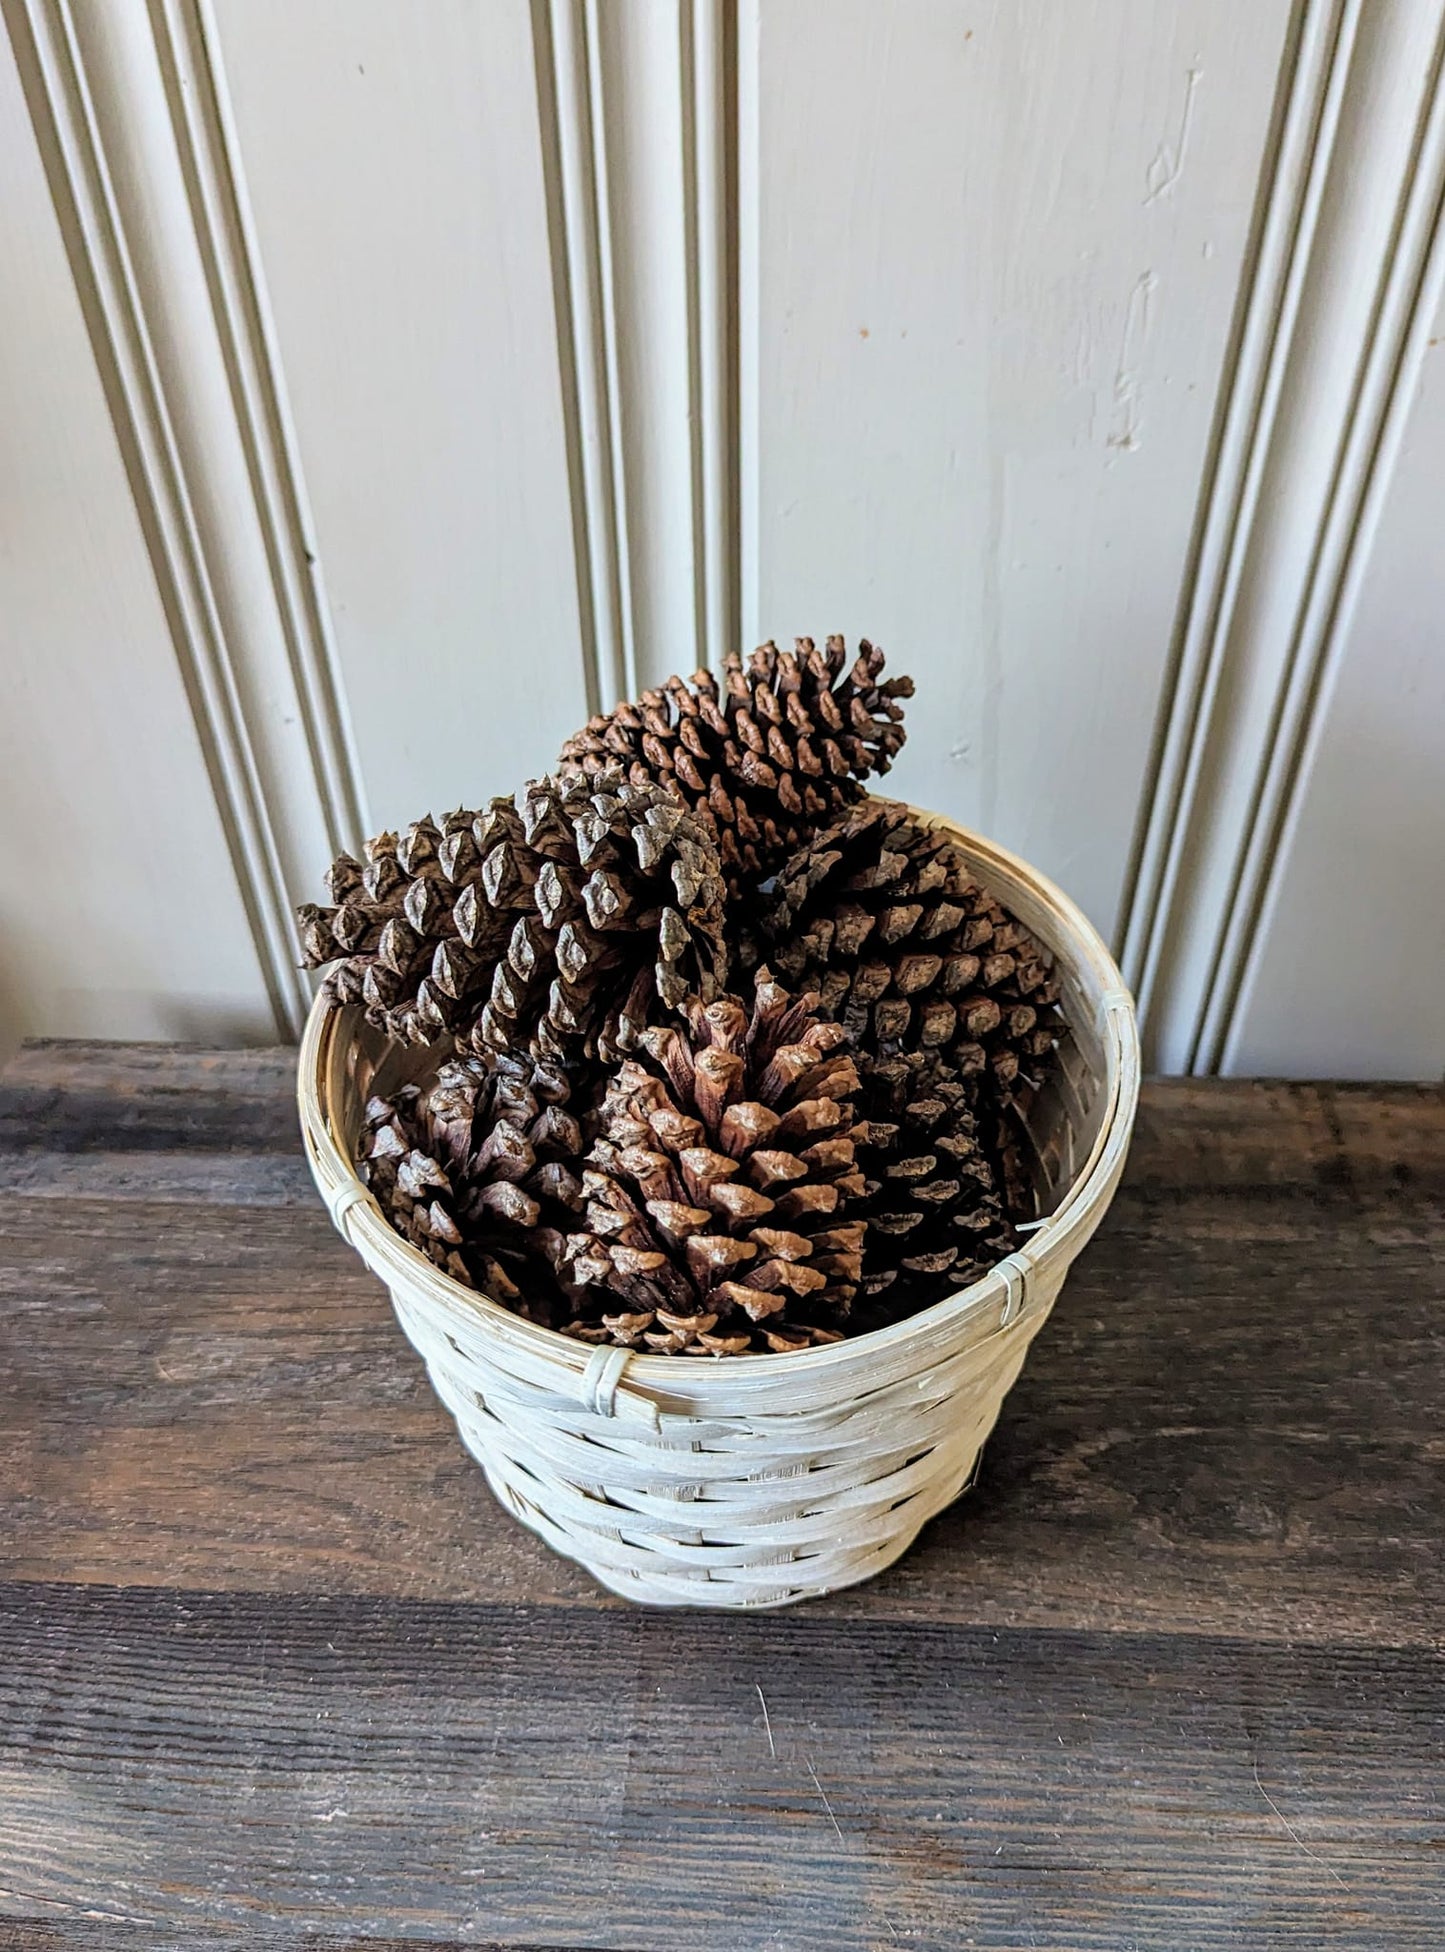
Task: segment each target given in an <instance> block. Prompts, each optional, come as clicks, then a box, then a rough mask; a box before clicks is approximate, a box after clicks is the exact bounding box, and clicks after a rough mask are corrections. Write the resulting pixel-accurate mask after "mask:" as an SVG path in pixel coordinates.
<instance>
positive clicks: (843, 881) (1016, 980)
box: [744, 798, 1062, 1097]
mask: <svg viewBox="0 0 1445 1952" xmlns="http://www.w3.org/2000/svg"><path fill="white" fill-rule="evenodd" d="M755 925H756V928H757V936H756V939H755V940H754V941H753V942H752V943H751V944H745V945H744V960H745V962H750V961H755V960H757V959H759V958H766V960H767V962H768V963H769V965H770V966H771V967H772V968H773V969H774V970H775V971H776V972H777V974H778V976H779V977H780V978H781V979H782V980H784V981H786V982H788V983H791V984H792V985H794V987H796V988H804V989H809V990H816V991H817V993H818V997H819V1002H820V1007H821V1008H822V1010H823V1013H824V1014H825V1015H827V1016H835V1017H837V1018H838V1020H839V1021H840V1022H841V1023H842V1024H844V1025H845V1026H846V1028H847V1029H848V1030H849V1032H850V1033H851V1034H852V1035H853V1037H854V1038H855V1039H856V1041H857V1044H858V1047H859V1049H860V1050H863V1051H868V1052H875V1053H877V1054H878V1055H880V1056H888V1055H892V1054H894V1053H896V1052H899V1051H930V1052H933V1053H935V1054H936V1055H938V1056H939V1057H940V1058H943V1059H944V1060H945V1061H946V1063H947V1065H948V1066H949V1067H950V1068H951V1070H952V1071H954V1072H955V1073H956V1074H958V1075H959V1076H964V1077H968V1076H973V1075H975V1074H978V1073H987V1075H988V1076H989V1077H991V1078H992V1079H993V1080H994V1081H995V1083H996V1085H997V1086H998V1087H999V1088H1000V1090H1001V1092H1002V1094H1003V1096H1004V1097H1007V1096H1008V1095H1009V1093H1010V1092H1011V1091H1013V1090H1014V1089H1015V1088H1016V1084H1017V1081H1018V1080H1020V1079H1024V1080H1028V1079H1035V1080H1037V1079H1039V1078H1040V1076H1041V1074H1042V1073H1043V1072H1044V1071H1045V1070H1046V1069H1047V1068H1048V1066H1049V1065H1050V1063H1051V1061H1052V1056H1053V1052H1054V1046H1055V1042H1056V1039H1057V1037H1058V1035H1059V1032H1060V1029H1061V1028H1062V1020H1061V1018H1060V1016H1059V1013H1058V1008H1057V998H1058V984H1057V981H1056V979H1055V977H1054V975H1053V973H1052V971H1051V969H1050V966H1049V962H1048V958H1047V957H1046V955H1045V953H1044V951H1043V950H1042V949H1041V948H1040V947H1039V945H1038V944H1037V943H1036V942H1035V941H1034V939H1033V937H1032V936H1030V934H1029V933H1028V931H1027V930H1026V929H1025V928H1024V927H1023V925H1022V923H1020V922H1018V921H1016V920H1015V919H1014V918H1013V916H1011V915H1010V914H1009V913H1008V911H1007V910H1006V909H1005V908H1004V907H1003V906H1002V904H1001V903H1000V902H998V901H995V900H994V898H993V897H992V896H991V895H990V894H988V893H987V891H986V890H985V889H983V888H981V887H980V886H979V885H978V883H977V882H976V881H975V880H974V879H973V876H972V875H971V874H970V872H969V870H968V866H967V864H966V862H965V861H964V858H963V855H962V854H961V853H960V852H959V850H958V848H957V847H956V846H955V845H954V844H953V842H951V841H950V840H949V839H948V838H947V836H946V835H944V834H941V833H935V832H933V831H931V830H930V829H928V828H927V827H924V826H923V825H921V824H920V823H919V822H918V821H917V820H915V819H914V818H913V816H912V815H911V814H910V813H909V811H908V809H907V808H906V807H905V806H903V805H902V804H900V802H898V801H896V800H884V799H874V798H870V799H867V800H864V801H863V802H861V804H859V805H858V806H856V807H852V808H850V809H849V810H848V811H847V812H846V813H845V814H843V815H842V816H841V817H840V818H839V819H838V820H837V821H835V822H834V823H833V825H832V826H830V827H828V828H826V829H824V830H823V831H822V832H821V833H818V834H816V835H815V836H814V837H813V838H812V839H811V840H810V841H808V842H806V843H805V844H804V845H803V846H802V847H801V848H799V849H798V851H797V852H796V853H795V854H794V855H793V856H792V858H791V859H790V860H789V861H788V862H787V863H786V864H785V865H784V867H783V868H782V869H781V871H780V872H779V875H778V880H777V886H776V889H775V891H774V892H773V895H772V897H771V899H770V900H769V901H766V902H764V903H763V904H762V905H761V907H760V910H759V912H758V913H757V915H756V917H755Z"/></svg>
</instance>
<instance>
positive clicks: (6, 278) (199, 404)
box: [0, 0, 1445, 1076]
mask: <svg viewBox="0 0 1445 1952" xmlns="http://www.w3.org/2000/svg"><path fill="white" fill-rule="evenodd" d="M0 12H3V14H4V17H5V20H6V22H7V25H8V27H9V29H10V32H11V35H12V36H13V38H14V42H15V46H16V49H17V52H18V55H19V65H20V74H21V77H22V78H23V80H24V85H25V97H26V98H28V99H23V98H22V92H21V87H20V85H19V82H18V81H17V76H16V71H15V68H14V66H13V65H12V64H10V62H9V59H8V51H7V59H6V61H5V63H3V64H0V159H3V162H4V165H5V182H6V186H7V196H6V198H5V199H3V200H0V330H3V332H4V335H5V338H4V343H5V345H6V348H7V357H6V360H5V361H4V362H3V363H0V411H3V415H4V418H3V422H0V470H3V473H0V493H3V495H4V498H5V504H6V515H7V520H6V522H5V526H4V530H3V533H0V578H3V582H4V590H3V599H4V602H5V610H4V621H3V624H0V630H3V631H4V632H5V634H6V635H5V672H6V677H7V679H8V680H9V698H8V701H7V702H8V705H9V712H8V722H7V726H6V731H7V735H8V736H7V741H6V743H7V748H8V749H10V751H11V754H12V756H10V757H9V758H8V763H7V767H6V769H5V772H4V775H3V778H0V805H3V807H4V810H5V811H6V813H7V814H8V815H9V818H10V823H11V828H12V831H17V830H20V829H23V830H25V831H27V832H34V833H35V834H37V835H40V836H43V845H44V849H45V859H46V862H47V870H48V871H47V873H46V874H45V875H44V876H38V875H37V874H36V873H35V872H34V870H33V867H32V864H31V863H32V857H31V856H30V855H29V853H28V852H27V851H25V850H16V849H12V850H11V858H12V866H11V867H10V868H9V869H4V868H0V935H3V940H0V1041H3V1039H4V1037H5V1036H6V1035H8V1036H9V1037H10V1038H11V1039H12V1040H13V1038H14V1037H15V1036H17V1035H19V1034H22V1033H30V1034H33V1033H36V1032H50V1033H64V1034H80V1035H86V1034H88V1035H148V1036H177V1035H182V1036H184V1035H196V1036H203V1037H214V1038H216V1039H221V1040H224V1039H228V1038H237V1037H244V1038H256V1037H269V1036H273V1035H275V1034H276V1033H277V1031H278V1030H279V1031H280V1032H281V1033H282V1034H288V1033H291V1032H293V1031H294V1027H295V1024H296V1022H297V1021H298V1016H299V1012H300V1011H301V1010H302V1009H304V1007H305V1001H306V997H307V994H308V988H307V984H306V982H305V981H304V980H303V979H302V978H301V977H300V976H299V975H298V974H297V972H296V971H295V969H294V967H293V965H292V951H291V943H290V934H289V923H288V920H287V917H288V911H289V908H290V905H291V904H292V903H293V902H294V901H296V900H297V899H302V898H305V897H306V896H307V895H309V894H312V893H314V892H316V891H317V889H318V887H319V880H320V872H321V869H322V868H323V867H324V865H325V861H326V859H327V857H328V856H329V853H330V852H331V851H333V850H334V849H335V848H336V847H338V846H352V847H354V846H356V845H357V844H358V842H359V839H360V837H361V835H362V834H363V833H364V832H366V831H370V830H372V828H373V827H382V826H395V825H397V824H399V823H402V822H404V821H406V820H407V819H409V818H411V817H413V816H414V815H415V814H417V813H419V812H421V811H423V810H425V809H427V808H428V807H429V808H431V809H433V810H434V811H441V810H443V809H444V808H445V807H448V806H452V805H456V804H459V803H463V802H475V801H476V800H477V799H479V798H482V797H484V796H485V795H487V794H489V793H491V792H494V791H497V790H501V789H504V788H506V787H509V786H510V785H512V784H514V783H515V782H516V781H518V780H519V779H520V778H522V777H524V776H526V775H527V774H528V773H532V772H536V771H539V770H541V769H543V768H545V766H546V765H547V764H548V762H549V760H550V759H551V757H552V756H553V754H554V753H555V750H556V748H557V745H558V743H559V742H560V740H561V739H562V737H564V736H565V734H566V733H567V732H568V731H570V730H571V729H572V728H573V727H574V726H575V725H576V724H578V723H579V722H580V721H581V720H582V719H583V718H584V717H585V716H586V715H587V713H588V712H589V711H590V710H592V709H595V708H596V707H597V706H598V705H599V704H601V705H606V704H610V703H611V702H613V701H614V700H615V699H617V698H618V697H620V696H623V695H626V694H627V693H629V692H632V691H634V690H635V689H636V688H637V687H638V686H639V685H641V684H645V683H649V682H654V681H656V680H657V679H658V678H660V677H662V676H664V675H665V674H666V673H667V672H668V671H670V670H673V669H691V668H692V667H693V666H695V665H696V664H698V663H704V662H711V663H714V664H715V663H716V662H717V660H718V658H719V657H720V656H721V654H722V650H723V648H724V647H725V646H726V645H727V644H729V643H732V642H735V641H738V639H739V638H741V639H742V640H743V641H744V643H745V644H746V643H749V642H753V641H756V640H757V639H758V638H759V637H761V636H765V635H774V636H777V637H778V638H779V639H780V640H786V639H787V638H789V637H790V636H791V635H793V634H795V633H801V632H808V633H812V634H815V635H821V634H823V633H825V632H827V631H829V630H832V629H842V630H844V631H846V632H847V633H848V634H849V635H850V636H853V637H857V636H859V635H868V636H871V637H873V638H875V639H876V640H877V641H879V642H881V643H882V644H883V645H884V646H885V648H886V649H887V650H888V651H889V653H890V656H891V657H892V659H893V660H894V663H895V665H896V666H897V667H898V668H901V669H909V670H912V671H913V672H914V673H915V675H916V677H917V679H918V681H919V699H918V702H917V704H916V705H915V708H914V710H913V713H912V715H911V727H912V732H911V739H910V743H909V746H908V748H907V751H906V753H905V756H904V758H903V761H902V762H901V764H900V766H899V768H898V769H897V771H896V773H895V774H894V775H893V778H894V780H895V782H896V784H897V786H898V788H899V789H900V790H902V791H905V792H907V793H908V795H909V796H910V797H912V798H915V799H917V800H920V801H922V802H925V803H928V804H932V805H936V806H938V807H940V808H944V809H946V810H948V811H949V812H951V813H954V814H956V815H958V816H959V817H961V818H962V819H964V820H966V821H968V822H970V823H971V824H974V825H976V826H978V827H979V828H981V829H983V830H985V831H987V832H989V833H992V834H994V835H996V836H997V837H998V838H1000V839H1002V840H1004V841H1005V842H1007V843H1008V844H1009V845H1011V846H1014V847H1016V848H1018V849H1020V850H1021V851H1023V852H1024V853H1026V854H1028V855H1030V856H1031V857H1032V858H1034V859H1035V860H1037V861H1038V862H1039V863H1040V864H1041V865H1042V866H1044V867H1045V868H1046V869H1047V870H1048V871H1049V872H1050V873H1052V874H1054V875H1055V876H1056V877H1057V878H1058V879H1059V880H1061V881H1062V882H1063V883H1064V884H1065V885H1066V886H1067V887H1068V888H1069V889H1070V891H1071V892H1072V893H1073V894H1075V895H1076V896H1077V897H1078V899H1079V900H1080V901H1081V902H1082V903H1083V905H1084V906H1085V907H1086V908H1087V909H1088V910H1089V912H1090V913H1091V914H1092V915H1093V917H1094V919H1095V920H1096V921H1097V922H1098V923H1099V924H1100V925H1101V926H1102V927H1103V928H1105V929H1106V930H1112V931H1113V932H1114V934H1115V936H1116V939H1117V941H1118V943H1119V946H1120V950H1121V953H1122V954H1123V956H1124V959H1125V965H1126V973H1127V974H1128V975H1129V977H1130V979H1131V981H1133V982H1135V983H1136V985H1137V986H1138V987H1139V990H1140V994H1141V998H1142V1000H1143V1002H1144V1004H1145V1006H1146V1013H1147V1020H1146V1030H1147V1033H1148V1036H1149V1039H1150V1041H1151V1045H1152V1050H1153V1053H1154V1060H1155V1062H1156V1063H1158V1064H1160V1065H1161V1066H1163V1067H1164V1068H1169V1069H1194V1070H1201V1071H1209V1070H1214V1069H1224V1070H1227V1071H1231V1072H1236V1073H1239V1072H1245V1073H1248V1072H1255V1071H1264V1072H1284V1073H1309V1072H1318V1073H1330V1074H1334V1075H1345V1076H1369V1075H1389V1076H1438V1075H1439V1073H1440V1071H1441V1068H1442V1065H1445V989H1442V986H1441V985H1440V984H1439V983H1438V982H1436V981H1434V980H1432V978H1433V972H1434V971H1435V970H1436V969H1438V968H1439V967H1440V966H1441V964H1442V960H1445V954H1442V952H1445V936H1442V928H1445V924H1442V922H1441V921H1440V917H1441V915H1442V914H1445V870H1442V867H1441V865H1440V863H1439V859H1438V858H1437V857H1438V855H1439V852H1440V850H1439V848H1438V840H1439V836H1440V833H1441V831H1442V814H1445V803H1442V789H1441V784H1440V782H1441V780H1442V779H1445V648H1442V633H1445V626H1442V624H1441V617H1442V615H1445V606H1442V603H1441V597H1442V595H1445V589H1442V585H1441V565H1440V560H1439V550H1438V546H1437V544H1436V530H1437V528H1438V514H1439V509H1440V507H1441V506H1442V504H1445V391H1442V385H1441V383H1440V380H1439V372H1438V360H1439V357H1441V356H1445V355H1438V354H1435V353H1434V350H1433V346H1434V342H1436V341H1438V339H1439V338H1440V337H1441V336H1442V324H1441V319H1440V317H1439V316H1438V314H1437V307H1438V305H1439V288H1440V281H1441V278H1442V277H1445V264H1442V250H1441V245H1440V239H1439V228H1440V208H1441V192H1442V189H1445V91H1442V86H1441V73H1442V68H1441V56H1442V48H1445V0H1181V3H1180V4H1179V5H1177V6H1174V7H1169V8H1161V7H1159V6H1158V5H1157V4H1155V0H1079V4H1078V5H1076V6H1071V7H1067V8H1065V7H1061V6H1059V5H1057V4H1050V3H1049V0H978V4H965V3H964V0H894V3H893V4H889V5H887V6H879V5H877V4H874V3H873V0H486V4H484V5H480V6H479V5H477V4H475V0H413V3H412V4H409V5H407V6H404V7H403V6H398V5H396V4H395V0H116V4H115V5H114V6H113V7H112V6H106V7H103V8H102V7H98V6H94V5H92V4H90V0H0ZM27 109H28V113H27ZM32 119H33V123H34V131H32V126H31V123H32ZM47 177H48V179H49V181H48V190H47ZM57 212H58V213H59V216H58V218H57V214H56V213H57ZM67 248H68V252H69V263H68V264H67ZM57 865H58V869H59V871H58V872H57V871H55V870H56V867H57ZM1342 916H1343V917H1347V918H1348V921H1347V926H1345V927H1343V928H1342V925H1341V918H1342ZM97 944H99V945H103V947H102V949H101V952H100V953H99V954H97V952H96V945H97ZM1378 945H1384V947H1383V948H1381V947H1380V946H1378ZM57 970H59V971H61V972H63V973H62V976H61V977H60V978H59V979H57V978H56V977H55V974H54V972H55V971H57ZM81 978H83V980H81Z"/></svg>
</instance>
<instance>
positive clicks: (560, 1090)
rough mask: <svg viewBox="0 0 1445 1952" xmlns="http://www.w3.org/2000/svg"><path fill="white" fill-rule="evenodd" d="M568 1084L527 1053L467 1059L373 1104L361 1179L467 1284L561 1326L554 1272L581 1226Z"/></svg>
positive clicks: (561, 1303) (395, 1220)
mask: <svg viewBox="0 0 1445 1952" xmlns="http://www.w3.org/2000/svg"><path fill="white" fill-rule="evenodd" d="M571 1099H572V1086H571V1081H570V1080H569V1078H568V1077H567V1075H566V1074H565V1073H564V1072H563V1071H562V1070H561V1069H560V1068H559V1067H557V1066H555V1065H549V1064H536V1063H533V1062H532V1060H530V1059H528V1058H520V1057H497V1058H494V1059H491V1060H485V1061H484V1060H481V1059H478V1058H459V1059H453V1060H451V1061H450V1062H448V1063H446V1064H444V1065H442V1067H441V1069H440V1071H439V1072H438V1073H437V1076H436V1078H435V1080H434V1081H433V1082H432V1083H431V1084H430V1085H429V1086H418V1085H405V1086H403V1087H402V1088H401V1089H400V1090H399V1091H398V1092H396V1093H395V1095H394V1096H393V1097H391V1098H381V1097H375V1098H372V1099H370V1100H369V1101H368V1103H367V1106H366V1116H365V1122H364V1125H363V1128H362V1133H361V1139H360V1143H359V1156H360V1161H361V1168H362V1173H363V1176H364V1177H365V1179H366V1183H367V1185H368V1186H369V1187H370V1188H371V1191H372V1193H373V1194H374V1195H375V1196H376V1199H377V1202H378V1204H379V1205H380V1207H381V1209H382V1211H383V1212H384V1213H385V1214H386V1217H387V1218H388V1220H390V1222H391V1224H392V1226H393V1227H395V1229H396V1231H397V1232H398V1233H399V1234H400V1235H401V1236H402V1238H403V1239H404V1240H409V1241H410V1242H411V1244H412V1245H413V1246H414V1247H418V1248H420V1249H421V1251H422V1253H424V1254H425V1255H426V1256H427V1258H428V1260H430V1261H432V1262H433V1263H434V1264H435V1265H436V1266H437V1267H439V1268H441V1269H442V1270H443V1272H444V1273H446V1274H450V1275H451V1276H452V1277H453V1278H454V1279H455V1280H457V1281H460V1282H462V1283H463V1285H464V1286H466V1287H469V1288H475V1289H477V1290H478V1291H479V1292H481V1293H483V1294H486V1295H489V1296H490V1297H491V1299H492V1300H493V1301H500V1302H503V1303H505V1305H506V1306H507V1307H509V1308H511V1309H512V1310H513V1311H514V1312H515V1313H516V1314H518V1315H522V1316H524V1317H526V1319H527V1320H529V1321H534V1322H541V1323H542V1324H543V1325H544V1326H546V1327H552V1326H555V1324H556V1323H557V1321H558V1319H559V1316H560V1318H561V1319H563V1320H565V1319H566V1316H567V1313H568V1312H570V1311H569V1305H568V1303H567V1301H566V1300H565V1298H564V1296H563V1294H562V1292H561V1290H560V1288H559V1286H558V1281H557V1277H556V1269H557V1266H558V1264H559V1262H560V1259H561V1254H562V1248H563V1242H564V1239H565V1236H566V1234H567V1233H568V1232H569V1231H571V1230H572V1229H575V1228H576V1227H577V1226H578V1225H580V1220H579V1219H578V1217H577V1216H578V1215H579V1214H580V1213H581V1210H582V1204H583V1202H582V1182H581V1172H582V1154H583V1151H584V1149H585V1141H584V1138H583V1131H582V1126H581V1124H580V1123H579V1121H578V1118H577V1117H576V1115H575V1113H574V1112H573V1111H572V1110H571V1109H569V1104H570V1102H571Z"/></svg>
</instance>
